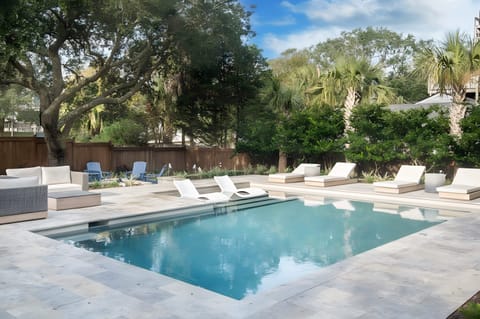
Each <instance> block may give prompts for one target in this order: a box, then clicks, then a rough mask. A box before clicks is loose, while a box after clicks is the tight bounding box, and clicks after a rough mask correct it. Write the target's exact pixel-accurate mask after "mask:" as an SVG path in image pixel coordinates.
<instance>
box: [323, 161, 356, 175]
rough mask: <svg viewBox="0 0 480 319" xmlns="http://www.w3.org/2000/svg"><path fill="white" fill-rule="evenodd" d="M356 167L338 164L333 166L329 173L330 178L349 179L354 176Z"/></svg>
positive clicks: (349, 164) (348, 164) (353, 164)
mask: <svg viewBox="0 0 480 319" xmlns="http://www.w3.org/2000/svg"><path fill="white" fill-rule="evenodd" d="M355 166H356V164H355V163H344V162H337V163H335V165H333V167H332V169H331V170H330V172H329V173H328V176H338V177H344V178H348V177H349V176H350V175H351V174H352V172H353V169H354V168H355Z"/></svg>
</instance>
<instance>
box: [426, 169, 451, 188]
mask: <svg viewBox="0 0 480 319" xmlns="http://www.w3.org/2000/svg"><path fill="white" fill-rule="evenodd" d="M445 176H446V175H445V174H443V173H426V174H425V191H426V192H427V193H436V192H437V187H438V186H442V185H443V184H445Z"/></svg>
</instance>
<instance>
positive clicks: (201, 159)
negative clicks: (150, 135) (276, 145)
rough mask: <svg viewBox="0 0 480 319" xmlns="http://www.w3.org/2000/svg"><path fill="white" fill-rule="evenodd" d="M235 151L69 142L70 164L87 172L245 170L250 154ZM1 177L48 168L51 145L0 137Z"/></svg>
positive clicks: (39, 139)
mask: <svg viewBox="0 0 480 319" xmlns="http://www.w3.org/2000/svg"><path fill="white" fill-rule="evenodd" d="M233 152H234V150H232V149H219V148H201V147H194V148H186V147H184V146H172V147H113V146H112V145H111V144H110V143H75V142H74V141H67V143H66V163H67V164H69V165H70V167H71V168H72V170H75V171H83V170H84V169H85V167H86V163H87V162H90V161H95V162H100V165H101V166H102V169H103V170H109V171H116V170H131V169H132V165H133V162H135V161H146V162H147V170H148V171H149V172H158V171H160V169H161V168H162V166H163V165H165V164H168V163H170V165H171V166H172V169H173V171H191V170H192V167H193V165H194V164H196V166H197V167H201V168H202V169H204V170H208V169H212V168H214V167H217V166H221V167H223V168H225V169H243V168H246V167H247V166H248V165H249V163H250V161H249V159H248V156H247V155H244V154H239V155H235V156H233ZM0 154H1V156H0V174H5V169H7V168H16V167H31V166H37V165H41V166H46V165H47V163H48V161H47V146H46V143H45V141H44V140H43V139H41V138H36V137H0Z"/></svg>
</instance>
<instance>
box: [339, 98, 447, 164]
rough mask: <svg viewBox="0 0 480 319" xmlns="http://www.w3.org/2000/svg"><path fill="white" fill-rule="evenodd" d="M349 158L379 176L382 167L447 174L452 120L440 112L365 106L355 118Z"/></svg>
mask: <svg viewBox="0 0 480 319" xmlns="http://www.w3.org/2000/svg"><path fill="white" fill-rule="evenodd" d="M352 123H353V127H354V129H355V130H354V132H350V133H349V135H348V143H349V147H348V149H347V150H346V152H345V153H346V157H347V158H348V159H349V160H351V161H353V162H356V163H358V164H360V165H361V166H362V167H364V168H372V167H373V169H374V171H375V172H378V168H379V166H381V167H384V168H385V167H386V166H387V165H388V164H394V163H416V164H423V165H426V166H427V171H438V170H444V171H445V170H446V168H447V167H448V164H449V163H450V161H451V160H452V152H451V147H452V143H453V141H452V139H451V137H450V136H449V134H448V118H447V117H446V114H444V112H442V111H441V110H440V109H439V108H436V107H431V108H428V109H411V110H407V111H401V112H392V111H390V110H389V109H387V108H385V107H382V106H381V105H361V106H359V107H357V108H356V109H355V110H354V112H353V116H352Z"/></svg>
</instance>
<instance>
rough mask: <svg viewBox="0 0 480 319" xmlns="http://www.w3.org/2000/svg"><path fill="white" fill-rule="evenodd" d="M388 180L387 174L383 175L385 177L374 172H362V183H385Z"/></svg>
mask: <svg viewBox="0 0 480 319" xmlns="http://www.w3.org/2000/svg"><path fill="white" fill-rule="evenodd" d="M388 179H389V176H388V173H385V175H381V174H379V173H378V172H376V171H373V170H372V171H369V172H364V171H362V181H363V182H365V183H370V184H371V183H373V182H377V181H386V180H388Z"/></svg>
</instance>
